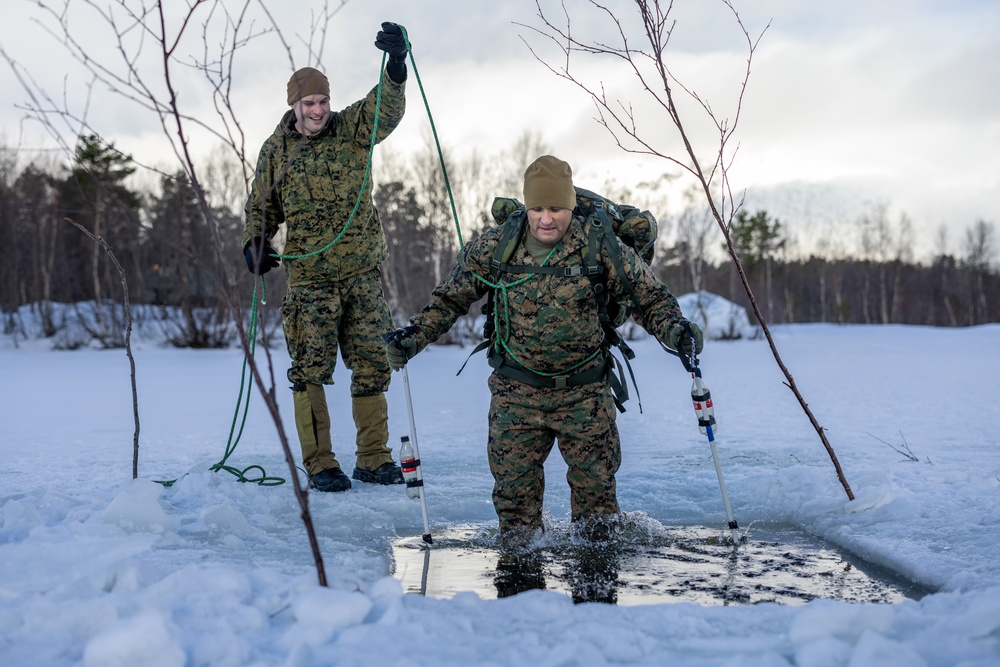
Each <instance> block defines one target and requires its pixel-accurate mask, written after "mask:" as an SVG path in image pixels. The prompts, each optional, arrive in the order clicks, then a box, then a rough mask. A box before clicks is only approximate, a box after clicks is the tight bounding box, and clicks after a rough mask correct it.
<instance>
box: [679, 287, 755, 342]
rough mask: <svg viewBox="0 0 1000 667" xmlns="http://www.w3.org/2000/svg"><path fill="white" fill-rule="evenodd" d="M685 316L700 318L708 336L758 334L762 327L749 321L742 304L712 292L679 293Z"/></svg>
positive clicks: (735, 336) (741, 336) (750, 336)
mask: <svg viewBox="0 0 1000 667" xmlns="http://www.w3.org/2000/svg"><path fill="white" fill-rule="evenodd" d="M677 303H679V304H680V307H681V312H682V313H684V317H686V318H688V319H689V320H691V321H692V322H697V323H698V326H700V327H701V329H702V331H704V332H705V337H706V338H711V339H715V340H718V339H733V338H756V337H757V336H759V335H760V327H759V326H755V325H753V324H750V316H749V315H748V314H747V309H746V308H744V307H743V306H740V305H738V304H735V303H733V302H732V301H729V300H728V299H724V298H722V297H721V296H719V295H718V294H712V293H711V292H688V293H687V294H682V295H681V296H679V297H677Z"/></svg>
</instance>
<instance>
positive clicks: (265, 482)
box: [155, 276, 285, 486]
mask: <svg viewBox="0 0 1000 667" xmlns="http://www.w3.org/2000/svg"><path fill="white" fill-rule="evenodd" d="M260 284H261V291H262V293H263V297H262V299H261V300H260V303H262V304H266V303H267V286H266V285H265V284H264V278H263V276H262V277H261V279H260ZM257 303H258V301H257V282H256V281H254V288H253V297H252V299H251V304H250V321H249V323H248V324H247V345H248V346H249V347H250V356H252V355H253V354H254V351H255V350H256V347H257V330H258V328H259V322H260V315H259V310H258V308H257ZM252 380H253V369H251V368H249V358H248V357H247V356H244V357H243V369H242V371H241V373H240V390H239V394H238V395H237V398H236V411H235V413H234V414H233V422H232V424H231V425H230V427H229V440H228V441H227V442H226V451H225V455H224V456H223V457H222V460H220V461H219V462H218V463H216V464H215V465H213V466H212V467H211V468H210V470H211V471H212V472H218V471H219V470H225V471H226V472H228V473H230V474H232V475H234V476H235V477H236V479H237V481H239V482H254V483H256V484H259V485H260V486H279V485H281V484H284V483H285V480H284V479H283V478H281V477H270V476H269V475H268V474H267V472H266V471H265V470H264V468H263V467H261V466H259V465H256V464H254V465H250V466H247V467H246V468H243V469H240V468H236V467H234V466H229V465H226V461H227V460H228V459H229V457H230V456H232V454H233V452H235V451H236V445H237V444H239V441H240V438H241V437H242V436H243V428H244V426H246V421H247V414H248V413H249V408H250V387H251V384H250V383H251V382H252ZM244 391H246V395H245V397H244V393H243V392H244ZM241 404H242V411H243V417H242V418H240V409H241V408H240V406H241ZM237 422H239V431H238V432H236V424H237ZM234 433H235V438H234ZM251 471H254V472H259V473H260V474H259V475H258V476H254V477H250V476H249V473H250V472H251ZM155 481H156V482H157V483H159V484H162V485H163V486H173V485H174V483H175V482H176V481H177V480H176V479H171V480H155Z"/></svg>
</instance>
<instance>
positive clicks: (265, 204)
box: [243, 70, 405, 285]
mask: <svg viewBox="0 0 1000 667" xmlns="http://www.w3.org/2000/svg"><path fill="white" fill-rule="evenodd" d="M380 85H381V87H382V97H381V102H380V107H379V115H378V135H377V137H376V141H378V142H381V141H382V140H383V139H385V138H386V137H387V136H388V135H389V133H390V132H392V131H393V130H394V129H395V128H396V126H397V125H399V122H400V121H401V120H402V118H403V112H404V110H405V97H404V91H405V86H404V84H398V83H395V82H393V81H392V79H390V78H389V76H388V75H387V74H386V73H385V71H384V70H383V72H382V79H381V81H380ZM377 93H378V88H377V87H376V88H373V89H372V90H371V92H369V93H368V95H367V96H366V97H365V98H364V99H363V100H359V101H357V102H355V103H354V104H351V105H350V106H348V107H347V108H345V109H343V110H342V111H339V112H333V113H331V114H330V119H329V121H328V122H327V125H326V127H324V128H323V129H322V130H321V131H320V132H319V133H318V134H316V135H314V136H311V137H304V136H303V135H302V134H300V133H299V132H298V131H297V130H296V129H295V114H294V112H293V111H292V110H291V109H289V110H288V112H286V113H285V115H284V116H283V117H282V119H281V122H280V123H278V127H276V128H275V130H274V133H273V134H272V135H271V136H270V137H268V139H267V140H266V141H265V142H264V145H263V146H261V149H260V155H259V157H258V158H257V168H256V173H255V175H254V181H253V184H252V187H251V192H250V197H249V198H248V199H247V203H246V207H245V210H244V213H245V216H246V225H245V227H244V230H243V245H246V243H247V242H248V241H249V240H250V239H251V238H252V237H254V236H259V235H260V229H261V227H263V229H264V236H265V237H266V238H268V239H273V238H274V236H275V234H276V233H277V232H278V226H279V225H280V224H281V223H285V225H286V235H287V240H286V243H285V246H284V249H283V250H282V255H285V256H287V255H292V256H294V255H308V254H309V253H313V252H315V251H317V250H320V249H321V248H324V247H325V246H327V245H328V244H329V243H330V242H331V241H333V240H334V239H337V242H336V243H334V245H333V246H331V247H330V248H328V249H326V250H324V251H323V252H322V253H319V254H318V255H311V256H308V257H301V258H293V257H285V258H284V259H283V260H282V263H283V264H284V266H285V267H286V271H287V274H288V282H289V284H291V285H296V284H308V283H311V282H316V281H320V280H342V279H344V278H349V277H350V276H352V275H355V274H358V273H362V272H364V271H367V270H369V269H371V268H373V267H376V266H378V265H379V264H381V263H382V262H383V261H385V259H386V257H388V249H387V246H386V240H385V232H383V230H382V223H381V221H380V220H379V217H378V211H377V210H375V206H374V204H373V203H372V196H371V192H372V175H371V173H370V172H368V175H367V179H368V180H367V183H366V185H365V191H364V194H363V196H362V198H361V202H360V204H359V205H358V207H357V212H356V213H355V214H354V218H353V219H351V212H352V211H354V207H355V204H356V203H357V201H358V193H359V192H360V191H361V187H362V183H363V182H364V179H365V173H366V169H365V168H366V166H367V165H368V152H369V149H370V147H371V139H372V126H373V125H374V123H375V103H376V96H377ZM348 220H350V224H348ZM261 223H263V225H262V224H261ZM345 225H346V229H345ZM338 236H339V237H340V238H339V239H338Z"/></svg>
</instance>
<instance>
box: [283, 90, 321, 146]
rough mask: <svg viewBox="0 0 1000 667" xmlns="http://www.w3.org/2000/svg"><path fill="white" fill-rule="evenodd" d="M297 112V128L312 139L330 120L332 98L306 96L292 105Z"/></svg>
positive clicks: (318, 95)
mask: <svg viewBox="0 0 1000 667" xmlns="http://www.w3.org/2000/svg"><path fill="white" fill-rule="evenodd" d="M292 110H293V111H294V112H295V128H296V129H297V130H298V131H299V132H301V133H302V134H304V135H305V136H307V137H311V136H312V135H314V134H316V133H317V132H319V131H320V130H322V129H323V126H324V125H326V121H327V119H328V118H330V98H329V97H328V96H326V95H323V94H320V93H317V94H315V95H306V96H305V97H303V98H302V99H301V100H299V101H297V102H294V103H293V104H292Z"/></svg>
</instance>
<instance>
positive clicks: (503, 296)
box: [472, 245, 603, 377]
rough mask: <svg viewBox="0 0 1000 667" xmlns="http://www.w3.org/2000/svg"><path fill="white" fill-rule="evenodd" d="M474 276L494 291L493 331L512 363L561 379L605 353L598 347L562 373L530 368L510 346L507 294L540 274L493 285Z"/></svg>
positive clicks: (539, 373)
mask: <svg viewBox="0 0 1000 667" xmlns="http://www.w3.org/2000/svg"><path fill="white" fill-rule="evenodd" d="M558 247H559V246H558V245H556V247H554V248H552V250H550V251H549V254H548V255H546V256H545V259H544V260H543V261H542V264H541V265H542V266H546V265H547V264H548V261H549V259H550V258H551V257H552V253H554V252H555V251H556V248H558ZM472 275H473V276H474V277H475V278H476V280H478V281H480V282H482V283H484V284H485V285H487V286H488V287H490V288H491V289H492V290H493V294H494V299H495V300H494V308H493V326H494V329H493V330H494V331H495V332H496V341H497V343H498V344H499V345H500V347H501V348H503V350H504V352H506V353H507V355H508V356H509V357H510V359H511V360H512V361H514V362H516V363H518V364H520V365H521V366H522V367H524V368H525V369H527V370H529V371H531V372H532V373H534V374H535V375H540V376H542V377H559V376H563V375H569V374H570V373H572V372H573V371H575V370H576V369H577V368H580V367H582V366H585V365H586V364H588V363H590V362H591V361H592V360H593V359H595V358H597V356H598V355H599V354H601V353H602V352H603V348H601V347H600V346H598V348H597V349H596V350H594V352H593V353H591V354H590V355H589V356H587V357H586V358H585V359H583V360H582V361H579V362H577V363H575V364H573V365H572V366H570V367H568V368H566V369H564V370H562V371H560V372H551V373H546V372H543V371H539V370H535V369H534V368H532V367H530V366H528V365H527V364H525V363H524V362H523V361H521V360H520V358H519V357H518V356H517V355H516V354H514V351H513V350H512V349H511V347H510V344H509V343H508V340H509V336H510V313H511V310H512V309H511V305H510V298H509V296H508V294H507V290H508V289H509V288H511V287H516V286H517V285H520V284H522V283H524V282H527V281H528V280H530V279H531V278H534V277H535V276H537V275H539V274H537V273H529V274H527V275H526V276H524V277H523V278H520V279H518V280H514V281H511V282H503V281H502V280H500V281H497V282H496V283H491V282H490V281H489V280H487V279H486V278H482V277H480V276H479V275H478V274H475V273H474V274H472Z"/></svg>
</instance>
